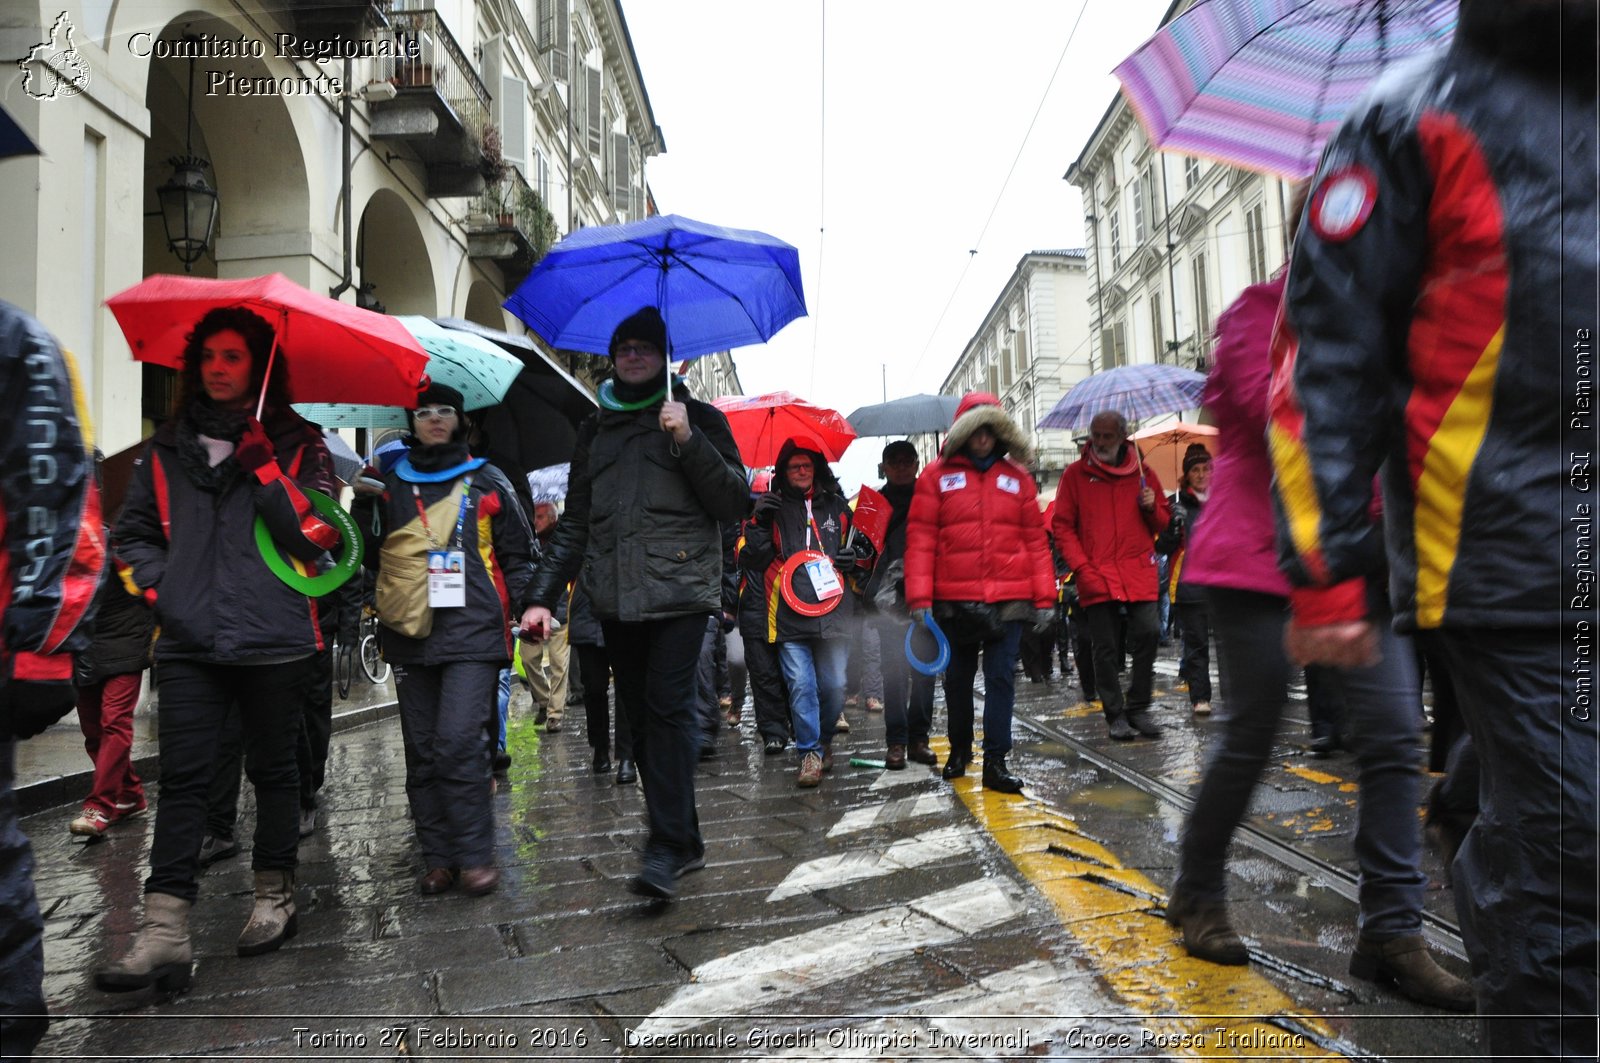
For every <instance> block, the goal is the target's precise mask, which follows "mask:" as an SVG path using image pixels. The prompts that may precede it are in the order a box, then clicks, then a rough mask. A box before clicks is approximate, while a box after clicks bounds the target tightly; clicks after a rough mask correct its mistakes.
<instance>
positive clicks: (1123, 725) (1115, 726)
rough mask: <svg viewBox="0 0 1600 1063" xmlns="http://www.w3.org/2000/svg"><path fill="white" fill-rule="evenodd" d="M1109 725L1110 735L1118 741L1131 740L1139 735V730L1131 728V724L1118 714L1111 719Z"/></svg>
mask: <svg viewBox="0 0 1600 1063" xmlns="http://www.w3.org/2000/svg"><path fill="white" fill-rule="evenodd" d="M1110 727H1111V737H1112V738H1115V739H1116V740H1117V741H1118V742H1131V741H1133V740H1134V739H1135V738H1138V737H1139V732H1138V731H1135V730H1134V729H1133V725H1132V724H1130V723H1129V722H1128V721H1127V720H1125V719H1123V718H1122V717H1120V716H1119V717H1117V718H1116V719H1115V720H1112V721H1111V723H1110Z"/></svg>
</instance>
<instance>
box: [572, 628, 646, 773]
mask: <svg viewBox="0 0 1600 1063" xmlns="http://www.w3.org/2000/svg"><path fill="white" fill-rule="evenodd" d="M572 652H574V653H576V654H577V655H578V676H579V677H580V678H581V679H582V680H583V715H584V723H585V724H586V726H587V728H588V732H589V746H590V748H591V749H595V750H603V749H606V748H607V747H608V746H610V748H611V750H612V755H613V756H615V757H616V758H617V759H618V760H632V759H633V734H632V733H631V732H630V731H629V730H628V714H627V712H626V711H625V710H624V709H623V707H622V697H621V694H620V693H619V694H618V696H617V737H616V742H615V744H613V743H612V742H611V655H610V653H609V652H608V651H607V650H606V648H605V647H604V646H588V645H583V644H581V643H580V644H577V645H574V646H573V647H572Z"/></svg>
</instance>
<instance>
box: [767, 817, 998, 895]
mask: <svg viewBox="0 0 1600 1063" xmlns="http://www.w3.org/2000/svg"><path fill="white" fill-rule="evenodd" d="M978 840H979V835H978V832H977V831H976V830H975V829H973V828H972V827H940V828H938V829H937V830H931V831H928V832H927V833H925V834H919V835H918V836H917V837H915V838H907V839H905V840H904V841H898V842H893V843H891V844H890V845H888V846H885V847H884V848H883V849H879V850H870V849H855V850H852V851H850V852H847V853H839V854H837V855H834V856H824V857H821V858H820V859H817V860H807V861H806V862H805V863H803V864H801V865H799V866H798V867H796V868H795V869H794V870H793V871H791V872H789V874H788V875H787V876H786V877H785V878H784V880H783V881H782V882H781V883H779V885H778V888H777V889H775V890H773V891H772V892H771V893H769V894H768V895H767V901H768V902H769V903H770V902H772V901H781V900H783V899H784V898H785V897H793V896H796V895H798V894H801V893H814V892H816V891H817V890H824V889H828V888H830V887H833V886H843V885H846V884H847V883H851V882H863V881H865V880H867V879H869V878H882V877H883V876H884V875H892V874H894V873H895V872H896V871H905V870H907V869H908V868H913V867H922V866H924V865H926V864H936V863H938V862H939V861H941V860H948V859H950V858H951V857H955V856H963V855H966V854H968V853H972V852H974V851H976V849H977V847H978Z"/></svg>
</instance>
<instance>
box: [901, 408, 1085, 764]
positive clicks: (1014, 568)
mask: <svg viewBox="0 0 1600 1063" xmlns="http://www.w3.org/2000/svg"><path fill="white" fill-rule="evenodd" d="M1028 456H1029V449H1028V441H1027V438H1026V437H1025V436H1024V435H1023V434H1022V431H1021V429H1019V428H1018V427H1017V426H1016V424H1015V423H1014V422H1013V421H1012V420H1011V418H1010V417H1008V416H1006V412H1005V410H1004V409H1003V408H1002V407H1001V406H1000V400H999V399H997V398H995V397H994V396H993V395H990V394H987V393H985V392H981V391H975V392H973V393H971V394H970V395H968V396H966V397H965V398H964V399H962V400H961V405H960V406H958V407H957V408H956V420H955V423H954V424H952V425H951V426H950V432H949V434H948V435H947V436H946V437H945V442H944V449H943V450H942V451H941V452H940V454H939V458H938V460H937V461H934V462H933V463H931V464H930V465H929V466H928V467H927V468H926V469H924V470H923V471H922V475H921V476H919V477H917V488H916V491H915V493H914V494H913V495H912V499H911V514H910V516H909V517H907V519H906V565H905V570H906V607H907V608H908V609H909V610H910V611H911V616H912V618H913V619H914V620H916V621H918V622H920V621H921V620H922V618H923V616H924V615H925V614H926V613H927V611H928V610H929V609H930V608H931V609H932V610H933V614H934V616H935V617H937V618H938V619H939V621H940V623H941V625H942V626H943V627H944V628H945V630H946V632H947V634H948V635H949V636H950V666H949V668H948V669H946V671H945V676H944V696H945V705H946V708H947V710H948V713H949V719H948V723H947V728H948V732H949V736H950V755H949V759H947V760H946V761H945V766H944V771H943V775H944V777H945V778H946V779H956V778H960V777H961V776H962V775H964V774H965V773H966V769H967V765H968V764H969V763H970V762H971V760H972V723H973V690H972V684H973V679H974V677H975V676H976V675H977V669H978V655H979V651H980V650H981V651H982V655H983V679H984V702H983V786H984V789H986V790H997V791H999V792H1001V793H1011V794H1014V793H1020V792H1021V790H1022V780H1021V779H1018V778H1017V777H1016V776H1014V775H1012V774H1011V773H1010V772H1009V771H1008V770H1007V769H1006V754H1007V753H1009V752H1010V751H1011V709H1012V704H1013V699H1014V696H1015V689H1016V664H1017V645H1018V643H1019V641H1020V640H1021V637H1022V625H1023V623H1030V624H1033V625H1034V626H1035V628H1038V627H1041V626H1043V625H1046V624H1053V623H1055V600H1056V579H1055V568H1054V565H1053V564H1052V563H1051V560H1050V546H1049V544H1048V543H1047V541H1046V540H1045V534H1044V517H1043V515H1042V514H1041V513H1040V512H1039V496H1038V492H1037V490H1036V489H1035V487H1034V484H1033V474H1032V473H1030V472H1029V471H1028V469H1027V466H1026V465H1025V464H1024V463H1025V462H1026V461H1027V460H1028Z"/></svg>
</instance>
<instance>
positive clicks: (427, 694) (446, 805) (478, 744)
mask: <svg viewBox="0 0 1600 1063" xmlns="http://www.w3.org/2000/svg"><path fill="white" fill-rule="evenodd" d="M499 673H500V666H499V665H498V664H496V663H495V662H493V661H450V662H447V663H445V664H434V665H427V664H404V665H401V664H397V665H395V667H394V692H395V697H396V699H397V700H398V701H399V702H400V732H401V735H402V737H403V739H404V741H405V749H406V797H407V798H408V799H410V802H411V816H412V819H413V820H414V822H415V824H416V829H417V845H418V848H420V849H421V850H422V861H423V866H424V868H426V869H428V870H432V869H434V868H440V867H488V866H490V865H492V864H493V863H494V806H493V804H492V803H491V800H490V797H491V794H490V776H489V772H490V765H489V729H488V727H487V726H485V725H486V723H487V721H486V720H485V719H484V713H485V712H486V711H487V707H488V706H489V705H490V704H492V702H491V698H492V697H493V694H494V690H495V687H496V685H497V683H498V681H499Z"/></svg>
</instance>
